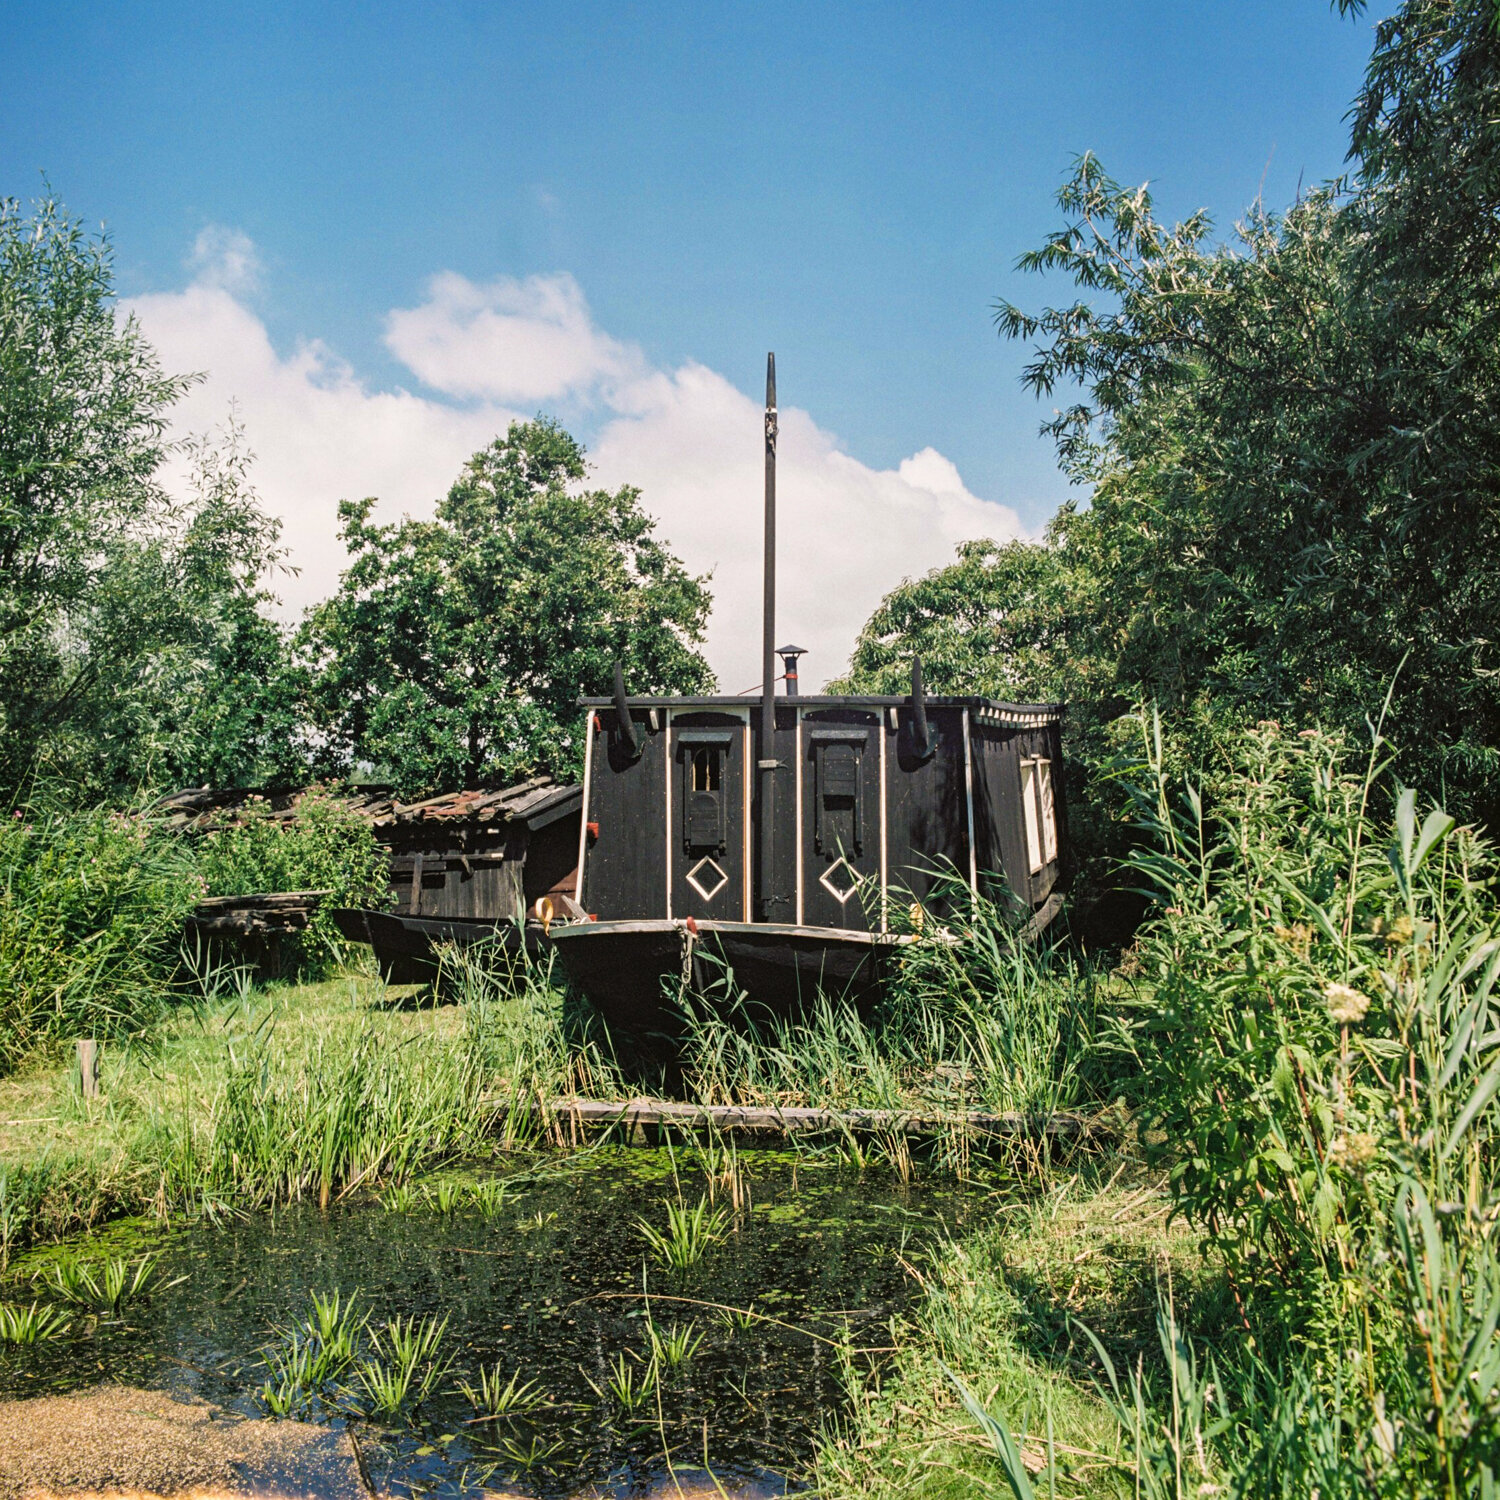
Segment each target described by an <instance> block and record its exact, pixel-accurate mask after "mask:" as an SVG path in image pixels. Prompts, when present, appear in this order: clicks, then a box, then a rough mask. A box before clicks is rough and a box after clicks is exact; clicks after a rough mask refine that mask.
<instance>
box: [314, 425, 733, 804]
mask: <svg viewBox="0 0 1500 1500" xmlns="http://www.w3.org/2000/svg"><path fill="white" fill-rule="evenodd" d="M586 472H587V471H586V467H585V464H584V450H583V448H582V447H581V446H580V445H579V444H578V443H577V442H575V441H574V439H573V438H572V437H570V436H569V435H568V434H567V433H566V432H564V431H563V430H562V428H561V427H559V426H558V425H557V424H556V423H555V422H551V421H547V420H542V419H539V420H537V421H534V422H526V423H515V424H512V426H511V428H510V430H509V432H508V433H507V434H506V436H505V437H504V438H497V439H496V440H495V441H494V442H493V443H491V444H490V445H489V446H488V447H487V448H483V449H481V450H480V451H479V452H478V453H476V454H475V455H474V456H473V458H471V459H470V460H469V462H468V463H467V464H466V465H465V466H464V470H463V472H462V473H461V474H460V475H459V477H458V480H457V481H456V483H455V484H454V485H453V487H452V488H451V489H450V490H449V491H448V494H447V496H446V497H445V498H444V499H443V500H442V501H441V502H439V505H438V508H437V517H436V519H435V520H432V521H413V520H409V519H408V520H403V521H401V522H400V523H399V524H392V525H375V524H372V523H371V521H370V515H371V511H372V510H373V508H374V505H375V502H374V501H373V500H362V501H345V502H343V504H342V505H341V506H340V508H339V513H340V515H341V517H342V519H343V529H342V535H343V539H344V544H345V546H346V547H347V548H348V550H349V553H350V555H351V562H350V566H349V568H348V570H347V571H346V572H345V573H344V575H343V578H342V580H341V583H340V586H339V589H338V592H337V593H336V594H335V595H334V597H333V598H332V599H330V600H328V601H327V602H326V603H324V604H322V605H319V606H318V607H316V608H315V609H314V610H312V611H311V612H310V613H309V617H308V620H307V623H306V626H305V628H304V632H303V637H302V640H303V647H304V650H305V652H306V655H307V659H308V660H309V662H310V664H311V670H312V672H313V674H314V686H313V693H314V698H315V702H316V704H317V706H318V709H317V722H318V724H319V726H320V728H321V730H322V731H323V733H324V734H326V736H327V740H328V745H329V748H330V751H331V753H332V754H333V756H334V757H335V758H336V759H337V761H338V762H339V764H340V765H341V766H344V767H347V766H349V765H353V764H358V763H360V762H365V763H368V764H373V765H376V766H378V767H381V768H383V769H384V770H385V771H387V772H388V773H389V774H390V775H391V776H392V777H393V778H394V780H395V781H396V782H397V783H398V784H399V785H400V787H401V788H402V789H403V790H404V791H406V792H409V793H411V792H416V791H420V790H429V789H433V788H437V787H444V786H449V787H451V786H478V785H482V784H485V783H488V782H494V781H505V780H510V779H513V778H515V777H519V776H524V775H529V774H533V773H535V772H539V771H546V772H554V773H560V774H576V773H577V772H578V770H579V769H580V767H581V761H582V745H581V742H580V739H579V734H578V728H579V717H578V713H577V710H576V708H575V706H574V704H575V700H576V699H577V697H578V695H579V694H580V693H604V692H607V691H608V690H609V686H610V682H611V675H612V666H613V663H614V662H615V661H616V660H618V661H620V662H621V663H622V665H623V667H624V671H625V679H626V682H627V684H628V685H629V687H630V689H631V691H632V692H637V693H644V692H674V693H685V692H703V691H706V690H708V689H710V688H711V687H712V685H713V676H712V674H711V673H710V671H709V669H708V666H707V664H706V663H705V661H704V660H703V657H702V656H701V654H700V653H699V651H698V650H697V646H698V643H699V642H701V640H702V639H703V629H704V625H705V623H706V621H707V618H708V612H709V607H710V598H709V593H708V589H707V580H706V579H703V578H695V577H693V576H692V575H691V574H689V573H688V572H687V571H686V570H685V569H684V568H683V566H682V565H681V563H679V562H678V560H677V559H676V558H675V557H674V556H673V555H672V554H671V552H670V551H668V549H667V547H666V546H665V545H664V544H663V543H662V542H661V541H659V540H658V539H657V537H656V536H655V534H654V523H653V522H652V520H651V519H650V517H648V516H647V515H646V514H645V512H644V511H643V510H642V509H641V506H640V493H639V491H637V490H635V489H632V488H631V487H629V486H628V485H627V486H624V487H622V488H620V489H618V490H615V491H613V492H611V491H608V490H590V489H585V488H583V487H582V485H581V481H582V480H583V479H584V478H585V475H586Z"/></svg>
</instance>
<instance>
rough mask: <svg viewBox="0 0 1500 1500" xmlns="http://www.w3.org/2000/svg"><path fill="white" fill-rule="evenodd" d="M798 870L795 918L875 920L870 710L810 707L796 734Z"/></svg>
mask: <svg viewBox="0 0 1500 1500" xmlns="http://www.w3.org/2000/svg"><path fill="white" fill-rule="evenodd" d="M798 738H799V741H800V745H799V750H798V759H799V768H800V777H799V780H800V798H799V800H800V802H801V805H802V816H801V823H802V827H801V830H800V831H801V844H802V870H801V880H800V882H799V885H800V891H799V902H798V904H799V907H800V910H801V917H800V920H801V921H802V922H803V923H804V924H805V925H807V926H809V927H845V928H852V929H853V930H855V931H859V932H864V931H870V930H872V929H875V928H878V927H879V926H880V898H881V889H880V881H881V848H882V840H883V837H884V831H885V826H884V825H885V799H884V796H883V788H882V776H881V760H882V748H883V740H884V731H883V728H882V725H881V717H880V715H879V714H878V713H875V712H871V711H867V710H864V709H851V708H831V709H814V710H811V711H808V712H806V713H804V714H803V716H802V723H801V726H800V731H799V735H798Z"/></svg>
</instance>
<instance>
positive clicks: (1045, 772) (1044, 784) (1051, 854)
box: [1036, 760, 1057, 865]
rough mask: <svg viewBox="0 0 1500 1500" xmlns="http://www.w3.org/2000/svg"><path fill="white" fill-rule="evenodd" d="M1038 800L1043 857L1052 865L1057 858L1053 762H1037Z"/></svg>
mask: <svg viewBox="0 0 1500 1500" xmlns="http://www.w3.org/2000/svg"><path fill="white" fill-rule="evenodd" d="M1036 793H1037V801H1038V803H1039V804H1040V805H1041V810H1042V858H1043V859H1044V860H1045V861H1046V862H1047V863H1048V864H1049V865H1050V864H1051V863H1052V861H1053V860H1055V859H1056V858H1057V804H1056V802H1055V801H1054V800H1053V796H1052V762H1051V761H1050V760H1039V761H1037V763H1036Z"/></svg>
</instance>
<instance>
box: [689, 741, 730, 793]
mask: <svg viewBox="0 0 1500 1500" xmlns="http://www.w3.org/2000/svg"><path fill="white" fill-rule="evenodd" d="M722 774H723V772H722V770H721V768H720V764H719V752H718V750H717V749H710V748H709V747H708V746H706V745H705V746H704V747H703V748H702V749H699V750H694V751H693V764H692V771H691V775H692V778H693V790H694V791H695V792H716V791H718V790H719V778H720V776H721V775H722Z"/></svg>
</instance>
